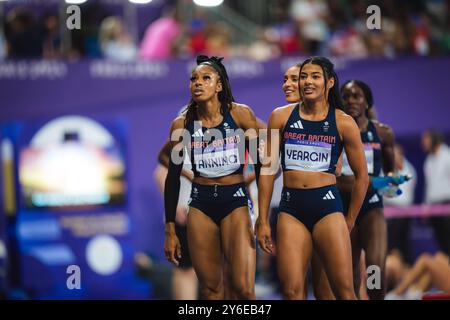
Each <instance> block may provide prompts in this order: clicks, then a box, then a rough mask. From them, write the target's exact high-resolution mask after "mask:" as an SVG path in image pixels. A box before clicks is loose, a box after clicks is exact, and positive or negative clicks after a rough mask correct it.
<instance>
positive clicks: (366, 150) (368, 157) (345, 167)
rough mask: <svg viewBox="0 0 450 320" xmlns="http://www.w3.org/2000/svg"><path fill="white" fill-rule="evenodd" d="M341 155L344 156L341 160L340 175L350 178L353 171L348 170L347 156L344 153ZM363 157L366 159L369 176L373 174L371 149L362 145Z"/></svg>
mask: <svg viewBox="0 0 450 320" xmlns="http://www.w3.org/2000/svg"><path fill="white" fill-rule="evenodd" d="M343 154H344V155H343V158H342V175H344V176H352V175H353V171H352V169H351V168H350V164H349V163H348V158H347V154H346V153H345V151H344V152H343ZM364 155H365V157H366V162H367V172H368V173H369V174H373V165H374V160H373V149H372V147H371V146H370V145H364Z"/></svg>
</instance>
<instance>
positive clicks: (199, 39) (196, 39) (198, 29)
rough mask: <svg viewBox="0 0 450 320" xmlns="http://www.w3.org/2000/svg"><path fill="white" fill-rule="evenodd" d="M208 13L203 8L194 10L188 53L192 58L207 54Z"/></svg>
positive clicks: (190, 26)
mask: <svg viewBox="0 0 450 320" xmlns="http://www.w3.org/2000/svg"><path fill="white" fill-rule="evenodd" d="M206 16H207V13H206V12H205V10H204V9H202V8H201V7H198V6H196V7H195V8H194V17H193V18H192V19H191V21H190V25H189V35H188V43H187V46H188V52H189V54H191V55H192V56H196V55H198V54H201V53H203V52H205V49H206V38H205V30H206V27H207V25H208V22H207V18H206Z"/></svg>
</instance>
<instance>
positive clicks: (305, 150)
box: [284, 139, 331, 172]
mask: <svg viewBox="0 0 450 320" xmlns="http://www.w3.org/2000/svg"><path fill="white" fill-rule="evenodd" d="M284 149H285V150H284V160H285V161H284V162H285V167H286V169H288V170H302V171H310V172H321V171H327V170H328V169H329V167H330V163H331V144H329V143H326V142H318V141H308V140H292V139H288V140H286V144H285V148H284Z"/></svg>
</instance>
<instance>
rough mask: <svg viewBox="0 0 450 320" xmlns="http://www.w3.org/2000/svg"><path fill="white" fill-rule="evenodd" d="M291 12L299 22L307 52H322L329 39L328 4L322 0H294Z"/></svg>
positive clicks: (311, 53)
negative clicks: (322, 47) (324, 43)
mask: <svg viewBox="0 0 450 320" xmlns="http://www.w3.org/2000/svg"><path fill="white" fill-rule="evenodd" d="M290 14H291V17H292V19H293V20H294V21H295V22H296V23H297V25H298V28H299V30H300V35H301V37H302V39H303V42H304V46H305V50H306V53H307V54H310V55H316V54H318V53H320V50H321V46H322V44H323V42H324V41H325V40H327V34H328V26H327V19H328V15H329V11H328V6H327V4H326V3H325V1H322V0H293V1H292V3H291V8H290Z"/></svg>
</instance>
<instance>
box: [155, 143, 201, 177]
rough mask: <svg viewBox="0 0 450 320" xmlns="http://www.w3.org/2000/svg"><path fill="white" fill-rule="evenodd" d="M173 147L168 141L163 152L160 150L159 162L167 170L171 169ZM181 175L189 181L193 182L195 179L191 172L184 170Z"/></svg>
mask: <svg viewBox="0 0 450 320" xmlns="http://www.w3.org/2000/svg"><path fill="white" fill-rule="evenodd" d="M171 146H172V145H171V144H170V140H168V141H166V143H165V144H164V146H163V147H162V148H161V150H159V154H158V162H159V163H160V164H161V165H163V166H164V167H166V168H169V159H170V152H171ZM181 175H182V176H183V177H185V178H187V179H188V180H189V181H192V180H193V179H194V175H193V173H192V171H190V170H185V169H182V170H181Z"/></svg>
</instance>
